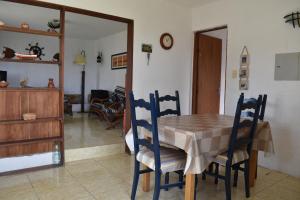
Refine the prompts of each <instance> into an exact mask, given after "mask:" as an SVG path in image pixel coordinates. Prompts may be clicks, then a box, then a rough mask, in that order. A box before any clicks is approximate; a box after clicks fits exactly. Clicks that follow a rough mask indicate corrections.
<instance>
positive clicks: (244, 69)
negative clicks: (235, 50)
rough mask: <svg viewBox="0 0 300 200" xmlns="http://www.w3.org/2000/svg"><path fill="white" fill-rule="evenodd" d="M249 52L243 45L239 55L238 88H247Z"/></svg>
mask: <svg viewBox="0 0 300 200" xmlns="http://www.w3.org/2000/svg"><path fill="white" fill-rule="evenodd" d="M249 63H250V60H249V52H248V49H247V47H246V46H244V48H243V50H242V53H241V56H240V81H239V88H240V90H248V88H249V86H248V84H249Z"/></svg>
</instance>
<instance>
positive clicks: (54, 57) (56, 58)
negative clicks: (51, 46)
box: [53, 53, 59, 62]
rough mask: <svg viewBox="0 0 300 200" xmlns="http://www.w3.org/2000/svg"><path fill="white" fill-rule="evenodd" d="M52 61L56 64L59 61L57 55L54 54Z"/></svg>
mask: <svg viewBox="0 0 300 200" xmlns="http://www.w3.org/2000/svg"><path fill="white" fill-rule="evenodd" d="M53 61H56V62H58V61H59V53H56V54H54V56H53Z"/></svg>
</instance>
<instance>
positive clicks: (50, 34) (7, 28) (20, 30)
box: [0, 25, 61, 37]
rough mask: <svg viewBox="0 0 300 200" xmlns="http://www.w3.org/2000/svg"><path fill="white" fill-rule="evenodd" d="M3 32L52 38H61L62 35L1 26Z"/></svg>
mask: <svg viewBox="0 0 300 200" xmlns="http://www.w3.org/2000/svg"><path fill="white" fill-rule="evenodd" d="M0 30H1V31H8V32H17V33H28V34H34V35H44V36H50V37H60V36H61V34H60V33H55V32H47V31H41V30H36V29H25V28H18V27H13V26H6V25H2V26H0Z"/></svg>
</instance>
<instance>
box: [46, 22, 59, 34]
mask: <svg viewBox="0 0 300 200" xmlns="http://www.w3.org/2000/svg"><path fill="white" fill-rule="evenodd" d="M47 25H48V27H49V29H48V32H55V33H57V31H56V29H59V28H60V21H59V19H52V20H51V21H49V22H48V24H47Z"/></svg>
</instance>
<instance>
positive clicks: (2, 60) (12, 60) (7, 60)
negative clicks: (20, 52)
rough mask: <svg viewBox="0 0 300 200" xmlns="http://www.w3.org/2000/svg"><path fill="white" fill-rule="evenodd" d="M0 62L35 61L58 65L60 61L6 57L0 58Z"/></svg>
mask: <svg viewBox="0 0 300 200" xmlns="http://www.w3.org/2000/svg"><path fill="white" fill-rule="evenodd" d="M0 61H1V62H16V63H36V64H48V65H59V64H60V63H59V62H57V61H51V60H22V59H8V58H0Z"/></svg>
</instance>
